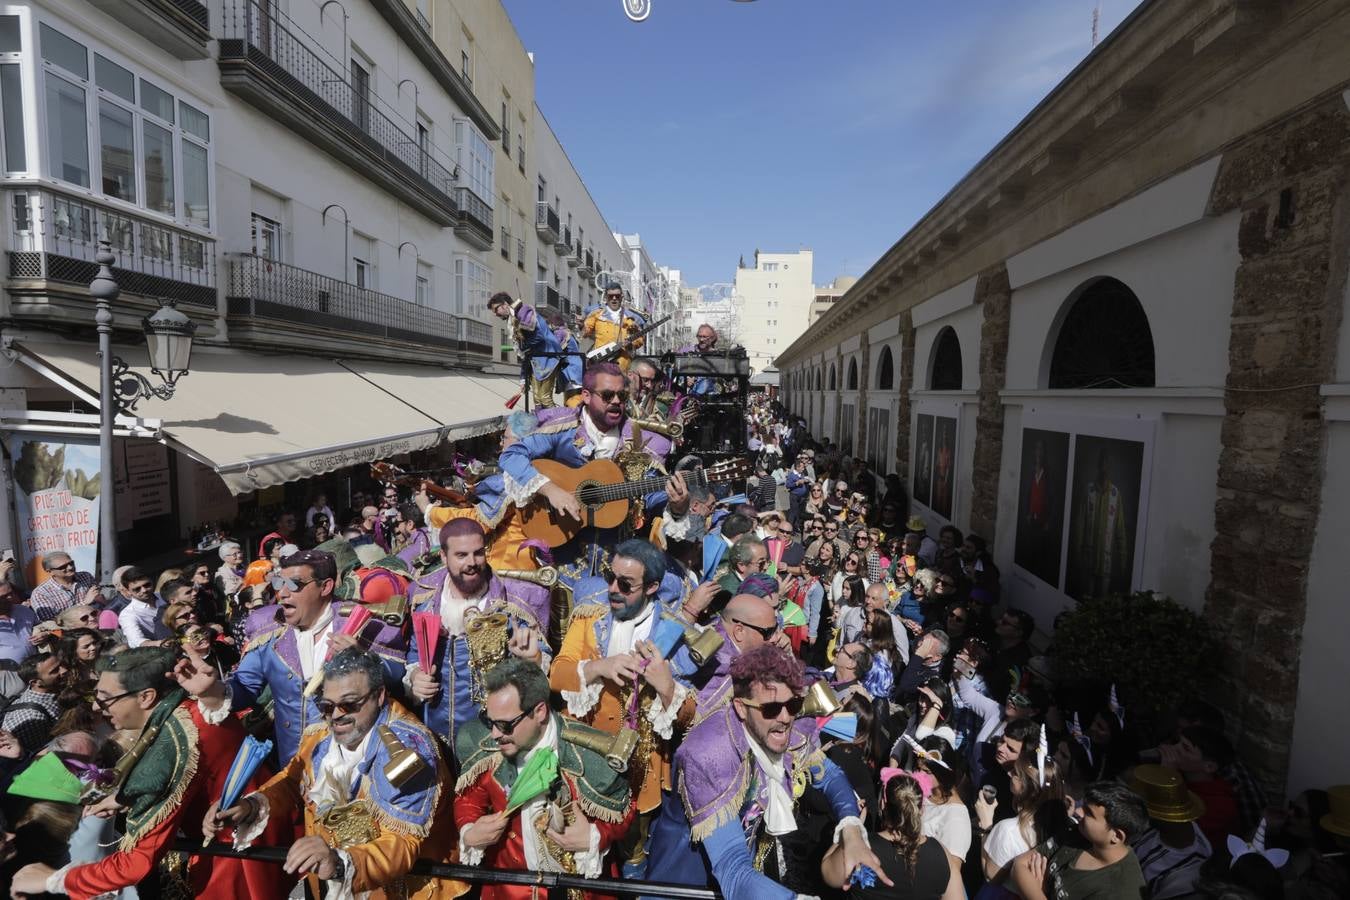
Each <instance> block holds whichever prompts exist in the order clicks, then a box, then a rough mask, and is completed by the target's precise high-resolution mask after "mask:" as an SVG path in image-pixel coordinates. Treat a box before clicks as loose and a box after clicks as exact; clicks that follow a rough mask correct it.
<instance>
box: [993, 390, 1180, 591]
mask: <svg viewBox="0 0 1350 900" xmlns="http://www.w3.org/2000/svg"><path fill="white" fill-rule="evenodd" d="M1154 428H1155V423H1154V422H1153V421H1151V420H1147V419H1128V420H1113V419H1099V418H1090V417H1079V416H1070V415H1058V414H1041V413H1036V412H1034V411H1033V412H1029V413H1028V414H1026V415H1025V416H1024V417H1023V428H1022V442H1021V444H1022V445H1021V459H1020V465H1019V470H1020V479H1019V485H1018V498H1017V530H1016V538H1015V544H1014V553H1013V562H1014V567H1015V569H1017V570H1020V571H1021V572H1022V573H1024V575H1023V579H1022V580H1023V581H1026V576H1031V577H1032V578H1034V579H1035V581H1034V582H1027V583H1028V585H1029V586H1032V587H1034V586H1035V584H1040V585H1041V586H1042V588H1044V589H1048V590H1052V591H1055V592H1060V593H1062V594H1064V595H1067V596H1069V597H1071V598H1073V599H1074V600H1080V601H1081V600H1089V599H1092V598H1095V597H1104V596H1109V595H1112V594H1124V593H1129V592H1130V591H1133V590H1136V589H1138V588H1139V587H1140V586H1141V580H1142V577H1143V564H1144V560H1143V534H1144V530H1145V528H1146V526H1147V520H1148V496H1149V480H1150V477H1151V462H1152V454H1153V435H1154ZM1038 590H1039V589H1038Z"/></svg>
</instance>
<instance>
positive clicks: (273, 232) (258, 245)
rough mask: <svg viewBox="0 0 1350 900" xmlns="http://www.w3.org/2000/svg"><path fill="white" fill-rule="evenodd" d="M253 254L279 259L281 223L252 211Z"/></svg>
mask: <svg viewBox="0 0 1350 900" xmlns="http://www.w3.org/2000/svg"><path fill="white" fill-rule="evenodd" d="M252 225H253V229H252V230H253V255H254V256H261V257H262V258H263V259H270V260H272V261H274V262H280V261H281V223H280V222H278V221H276V220H275V219H269V218H268V217H267V216H264V215H260V214H258V213H253V221H252Z"/></svg>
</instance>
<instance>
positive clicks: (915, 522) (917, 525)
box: [905, 516, 928, 534]
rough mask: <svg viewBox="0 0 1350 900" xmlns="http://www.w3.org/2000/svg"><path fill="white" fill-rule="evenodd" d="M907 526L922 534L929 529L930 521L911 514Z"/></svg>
mask: <svg viewBox="0 0 1350 900" xmlns="http://www.w3.org/2000/svg"><path fill="white" fill-rule="evenodd" d="M905 527H906V528H907V529H909V530H910V531H912V532H914V533H915V534H922V533H923V532H925V531H927V530H928V523H927V522H925V521H924V520H923V519H921V518H919V517H918V516H910V517H909V521H908V522H906V523H905Z"/></svg>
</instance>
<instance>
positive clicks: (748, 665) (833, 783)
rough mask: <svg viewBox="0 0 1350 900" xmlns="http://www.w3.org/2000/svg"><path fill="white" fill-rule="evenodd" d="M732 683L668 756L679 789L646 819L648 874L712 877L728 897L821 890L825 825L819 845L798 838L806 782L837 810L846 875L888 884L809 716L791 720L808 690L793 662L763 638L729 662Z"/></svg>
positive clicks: (694, 879) (671, 878)
mask: <svg viewBox="0 0 1350 900" xmlns="http://www.w3.org/2000/svg"><path fill="white" fill-rule="evenodd" d="M731 682H732V694H733V699H732V700H731V702H730V703H728V704H727V705H725V706H724V707H722V708H721V709H720V710H718V711H717V712H716V713H714V714H713V715H711V716H709V717H708V718H706V719H704V720H703V721H702V722H700V723H699V724H698V725H697V726H695V727H694V728H692V729H691V730H690V732H689V734H688V735H687V736H686V738H685V741H684V743H683V745H681V747H680V749H679V750H678V751H677V752H676V754H675V785H676V787H675V790H673V791H670V792H667V793H666V795H665V799H664V801H663V803H662V806H661V814H660V816H659V818H658V819H657V820H656V822H655V824H654V825H653V827H652V851H651V857H652V858H651V865H650V866H649V867H648V872H647V876H648V877H649V878H650V879H652V880H653V881H663V882H673V883H677V884H696V885H700V886H702V885H706V884H712V883H713V882H714V881H715V882H716V884H717V887H718V889H719V890H720V891H721V893H722V896H723V897H725V898H727V900H748V898H754V900H761V898H777V900H792V898H793V897H795V896H796V895H797V894H800V893H818V891H817V890H816V889H815V888H816V885H818V884H819V881H820V873H819V871H818V865H819V860H820V858H821V856H822V855H823V853H824V850H825V849H826V847H825V846H824V845H825V844H827V843H828V842H830V833H829V832H828V831H827V832H825V833H824V834H822V835H820V836H819V837H820V838H821V839H822V840H820V842H819V843H820V846H806V845H804V844H803V841H802V839H803V838H806V837H807V835H804V834H796V832H797V829H798V812H797V805H798V800H799V798H800V796H801V794H802V792H803V791H805V790H807V789H808V786H809V787H811V788H814V789H816V790H818V791H820V792H821V794H823V795H824V799H825V800H826V802H827V805H828V807H829V808H830V809H832V810H833V814H834V818H835V819H837V821H838V824H837V825H836V827H835V828H834V830H833V842H835V843H843V845H844V853H845V859H846V865H847V869H848V871H850V872H852V871H853V870H854V869H855V868H856V867H857V866H859V865H866V866H869V867H871V869H872V870H873V871H874V872H875V873H876V874H877V877H878V878H879V879H880V880H881V881H883V882H885V883H886V884H890V883H891V882H890V880H889V879H888V878H887V877H886V874H885V872H883V871H882V869H881V864H880V863H879V862H878V861H877V859H876V857H875V856H874V855H873V853H872V851H871V849H870V848H869V846H868V843H867V833H866V831H865V830H864V829H863V824H862V821H861V819H860V818H859V817H858V815H859V814H858V802H857V799H856V798H855V796H854V794H853V790H852V788H851V787H850V786H849V783H848V779H847V778H846V777H845V776H844V774H843V772H842V771H840V769H839V768H838V767H837V766H836V765H835V764H834V763H833V762H831V761H830V760H829V759H827V758H826V757H825V754H824V753H823V752H822V751H821V749H820V743H819V741H818V739H817V737H816V728H815V721H814V720H810V719H808V720H801V721H798V720H797V716H798V715H799V714H800V712H801V708H802V700H803V697H802V693H803V691H804V690H805V686H806V685H805V675H804V673H803V670H802V666H801V663H800V662H799V661H797V660H796V659H794V658H793V657H792V656H791V654H789V653H788V652H786V651H784V650H782V649H780V648H778V647H775V646H772V645H769V644H765V645H762V646H760V647H756V648H755V649H753V650H750V651H749V652H747V653H745V654H743V655H741V656H739V657H738V658H737V659H736V660H735V661H733V662H732V664H731ZM785 848H787V849H786V850H785ZM812 867H814V868H815V870H814V871H812Z"/></svg>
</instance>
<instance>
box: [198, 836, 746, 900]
mask: <svg viewBox="0 0 1350 900" xmlns="http://www.w3.org/2000/svg"><path fill="white" fill-rule="evenodd" d="M174 849H175V850H178V851H180V852H182V853H188V854H192V855H194V856H195V855H204V856H224V857H229V858H231V859H247V860H254V861H256V862H268V863H277V864H278V865H279V864H281V863H284V862H285V861H286V854H287V853H289V852H290V851H289V849H288V848H286V847H251V848H249V849H248V850H236V849H234V847H232V846H230V845H229V844H220V843H213V844H208V845H207V846H205V847H199V846H195V845H194V842H193V841H190V840H183V841H178V842H177V843H176V844H175V845H174ZM409 874H411V875H421V876H424V877H428V878H445V879H450V880H454V881H464V882H467V883H469V884H515V885H521V886H523V887H537V888H541V889H542V890H543V891H544V892H545V896H547V897H549V898H554V897H556V898H560V900H561V898H564V897H566V896H567V895H568V891H570V890H579V891H594V892H595V893H597V894H613V895H616V896H621V897H638V896H642V897H662V898H666V900H721V897H722V895H721V894H720V893H719V892H718V891H716V890H714V889H713V888H706V887H694V886H692V885H687V884H667V883H664V882H660V881H640V880H638V879H635V878H622V879H620V878H583V877H581V876H580V875H566V874H563V873H561V872H532V871H529V870H528V869H490V868H486V867H482V866H456V865H449V864H446V863H433V862H427V861H426V860H418V861H417V862H415V863H413V866H412V869H411V870H410V871H409Z"/></svg>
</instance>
